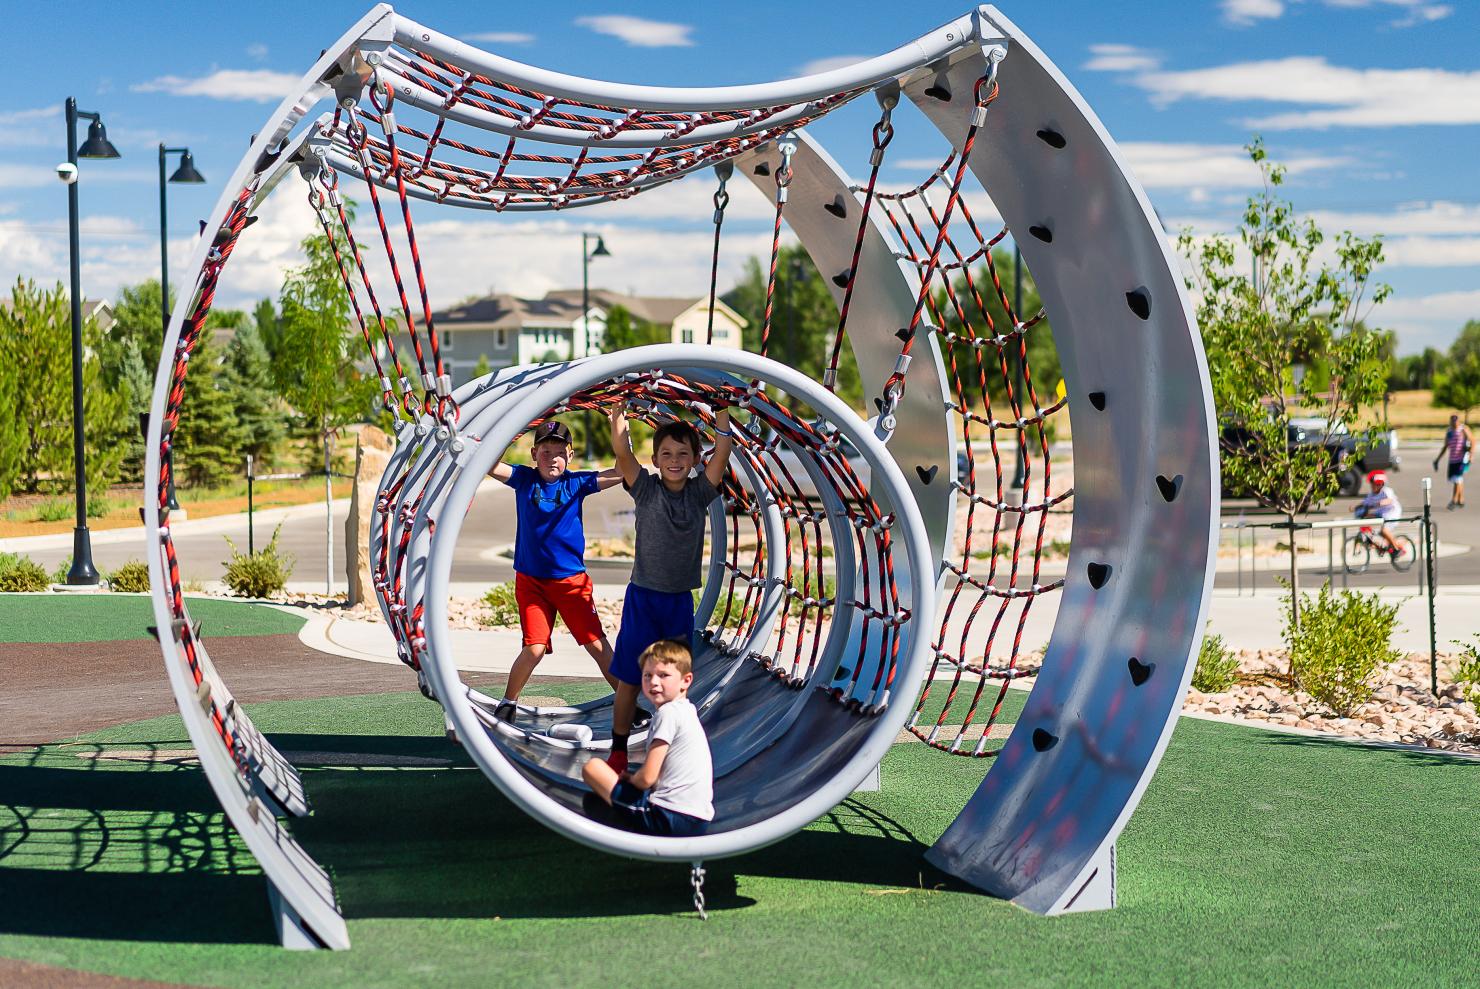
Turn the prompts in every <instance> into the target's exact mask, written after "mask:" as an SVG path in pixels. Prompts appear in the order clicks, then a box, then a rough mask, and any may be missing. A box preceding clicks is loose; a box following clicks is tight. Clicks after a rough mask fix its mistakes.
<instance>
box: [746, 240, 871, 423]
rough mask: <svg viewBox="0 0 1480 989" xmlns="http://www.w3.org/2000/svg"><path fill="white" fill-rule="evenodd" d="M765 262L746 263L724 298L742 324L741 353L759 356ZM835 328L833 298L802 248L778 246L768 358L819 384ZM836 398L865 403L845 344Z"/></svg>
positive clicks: (767, 264)
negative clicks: (738, 315) (743, 320)
mask: <svg viewBox="0 0 1480 989" xmlns="http://www.w3.org/2000/svg"><path fill="white" fill-rule="evenodd" d="M769 267H770V261H769V259H767V260H766V262H765V264H764V265H763V264H762V261H761V259H760V258H757V257H751V258H750V259H748V260H747V261H746V262H745V274H744V275H742V276H741V279H740V281H739V283H737V284H736V285H735V287H734V288H732V289H731V290H730V291H729V292H726V293H725V295H724V297H723V298H724V302H725V304H726V305H728V306H729V307H730V308H731V309H734V310H735V311H736V312H737V313H739V314H740V315H741V316H743V317H744V318H745V320H746V326H745V332H744V336H743V340H744V343H745V349H746V350H750V351H754V352H756V353H759V352H760V350H761V336H762V332H763V329H764V326H765V311H766V280H767V274H768V270H769ZM837 329H838V307H837V304H836V303H835V302H834V301H833V297H832V293H831V291H829V289H828V286H827V284H826V283H825V282H824V281H823V280H822V275H821V274H820V273H819V272H818V271H817V266H816V265H814V264H813V263H812V258H811V256H810V255H809V254H807V250H806V248H804V247H802V246H801V245H800V244H793V245H790V246H786V247H782V248H781V250H780V253H779V255H778V257H777V262H776V287H775V292H774V297H773V303H772V307H771V339H770V349H769V356H770V357H771V358H773V359H774V360H777V361H780V362H781V363H783V364H787V365H789V366H791V367H794V368H796V369H798V370H800V371H802V372H803V373H805V374H807V375H808V376H809V377H811V378H813V379H815V380H821V378H822V372H823V371H824V370H826V368H827V365H828V361H829V359H830V358H831V356H832V341H833V335H834V334H835V333H837ZM837 394H838V397H839V398H841V399H843V400H844V401H845V402H847V403H849V404H850V405H852V406H853V407H854V408H856V409H861V408H862V407H863V404H864V397H863V382H862V381H860V380H859V374H858V362H857V361H855V360H854V358H853V349H852V348H851V347H849V346H846V345H844V347H843V351H842V354H841V355H840V357H839V360H838V391H837Z"/></svg>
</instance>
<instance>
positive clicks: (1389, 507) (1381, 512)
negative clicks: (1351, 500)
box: [1355, 470, 1403, 559]
mask: <svg viewBox="0 0 1480 989" xmlns="http://www.w3.org/2000/svg"><path fill="white" fill-rule="evenodd" d="M1367 483H1368V484H1370V485H1372V492H1371V493H1370V494H1368V495H1367V497H1365V498H1363V499H1362V501H1361V503H1360V504H1358V505H1357V510H1356V512H1355V514H1356V517H1357V518H1359V519H1381V520H1382V526H1381V528H1380V530H1379V531H1378V535H1380V536H1381V537H1382V541H1383V542H1384V543H1385V544H1386V545H1387V551H1388V552H1389V553H1390V554H1392V557H1393V559H1397V558H1398V557H1400V556H1402V555H1403V547H1401V546H1399V545H1398V541H1397V540H1396V539H1394V538H1393V529H1392V526H1390V525H1388V521H1389V520H1391V519H1395V518H1397V517H1398V516H1400V515H1402V514H1403V506H1402V505H1400V504H1399V503H1398V496H1397V495H1396V494H1394V493H1393V492H1392V490H1390V489H1389V488H1388V486H1387V474H1385V473H1384V472H1382V471H1380V470H1375V471H1373V472H1372V473H1370V474H1368V475H1367Z"/></svg>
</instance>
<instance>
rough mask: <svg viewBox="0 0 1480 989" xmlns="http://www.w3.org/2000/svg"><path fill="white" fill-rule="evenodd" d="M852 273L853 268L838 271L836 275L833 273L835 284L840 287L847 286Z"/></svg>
mask: <svg viewBox="0 0 1480 989" xmlns="http://www.w3.org/2000/svg"><path fill="white" fill-rule="evenodd" d="M852 275H853V269H852V268H847V269H844V270H843V271H840V272H838V273H837V274H836V275H833V280H832V281H833V284H834V285H836V286H837V287H838V288H847V287H848V279H849V278H850V277H852Z"/></svg>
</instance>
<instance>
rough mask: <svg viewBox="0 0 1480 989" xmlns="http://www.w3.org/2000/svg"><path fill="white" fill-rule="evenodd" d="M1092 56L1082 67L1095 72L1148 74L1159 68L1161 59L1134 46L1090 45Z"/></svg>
mask: <svg viewBox="0 0 1480 989" xmlns="http://www.w3.org/2000/svg"><path fill="white" fill-rule="evenodd" d="M1089 51H1090V54H1091V55H1092V56H1093V57H1092V58H1091V59H1090V60H1089V61H1088V62H1086V63H1084V67H1085V68H1086V69H1089V70H1091V71H1096V72H1150V71H1153V70H1155V69H1159V68H1161V59H1160V58H1159V57H1158V56H1156V55H1154V54H1152V53H1151V52H1148V51H1146V50H1145V49H1142V48H1137V47H1136V46H1135V45H1090V46H1089Z"/></svg>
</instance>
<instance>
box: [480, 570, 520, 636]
mask: <svg viewBox="0 0 1480 989" xmlns="http://www.w3.org/2000/svg"><path fill="white" fill-rule="evenodd" d="M483 603H484V604H486V605H488V610H489V612H490V614H489V615H488V617H486V618H484V619H483V624H484V625H499V626H502V627H504V628H508V627H510V626H512V625H518V624H519V603H518V602H517V601H515V600H514V584H513V582H512V581H506V582H504V583H502V584H494V585H493V586H492V587H490V588H489V589H488V593H487V594H484V595H483Z"/></svg>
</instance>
